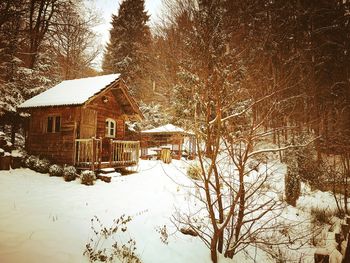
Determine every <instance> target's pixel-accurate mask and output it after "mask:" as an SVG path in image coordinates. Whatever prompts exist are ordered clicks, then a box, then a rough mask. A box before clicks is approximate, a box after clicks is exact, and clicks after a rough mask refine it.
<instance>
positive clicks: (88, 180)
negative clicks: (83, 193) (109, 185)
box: [81, 171, 96, 185]
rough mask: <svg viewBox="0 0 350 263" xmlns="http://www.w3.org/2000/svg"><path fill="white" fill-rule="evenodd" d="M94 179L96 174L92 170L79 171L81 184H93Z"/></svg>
mask: <svg viewBox="0 0 350 263" xmlns="http://www.w3.org/2000/svg"><path fill="white" fill-rule="evenodd" d="M95 180H96V176H95V173H94V172H93V171H84V172H82V173H81V183H82V184H85V185H93V184H94V181H95Z"/></svg>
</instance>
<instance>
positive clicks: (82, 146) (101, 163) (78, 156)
mask: <svg viewBox="0 0 350 263" xmlns="http://www.w3.org/2000/svg"><path fill="white" fill-rule="evenodd" d="M107 146H108V144H107ZM103 147H105V146H103V143H102V139H101V138H100V139H96V138H90V139H76V140H75V156H74V157H75V159H74V165H75V166H76V167H78V168H80V169H91V170H96V169H101V168H104V167H108V166H109V167H125V166H133V165H137V164H138V161H139V157H140V156H139V155H140V154H139V152H140V142H138V141H123V140H112V139H111V140H110V142H109V146H108V149H102V148H103ZM102 152H104V154H103V153H102ZM106 154H107V157H108V158H107V159H106ZM102 155H103V156H104V157H103V158H102Z"/></svg>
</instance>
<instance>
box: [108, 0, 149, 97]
mask: <svg viewBox="0 0 350 263" xmlns="http://www.w3.org/2000/svg"><path fill="white" fill-rule="evenodd" d="M148 20H149V15H147V13H146V11H145V1H144V0H125V1H123V2H122V3H121V4H120V7H119V11H118V15H113V17H112V29H111V30H110V41H109V43H108V45H107V48H106V50H105V54H104V59H103V65H102V67H103V71H104V72H105V73H121V74H122V76H123V79H124V80H125V81H126V83H127V84H128V86H129V87H130V88H131V91H132V92H133V93H134V95H136V96H139V95H140V94H141V93H143V95H145V93H144V91H145V89H146V86H148V85H150V83H149V82H148V79H149V77H148V74H149V72H148V70H147V68H148V63H149V55H148V50H149V47H150V44H151V33H150V29H149V26H148V25H147V22H148ZM146 92H147V90H146Z"/></svg>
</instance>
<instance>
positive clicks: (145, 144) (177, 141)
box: [141, 124, 196, 159]
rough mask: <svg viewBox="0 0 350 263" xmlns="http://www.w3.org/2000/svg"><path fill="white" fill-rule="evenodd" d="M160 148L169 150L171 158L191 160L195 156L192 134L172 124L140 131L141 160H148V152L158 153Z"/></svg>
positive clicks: (194, 142) (149, 154) (194, 143)
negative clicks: (182, 157) (187, 158)
mask: <svg viewBox="0 0 350 263" xmlns="http://www.w3.org/2000/svg"><path fill="white" fill-rule="evenodd" d="M160 147H167V148H169V149H170V150H171V153H172V157H173V158H176V159H180V158H181V156H183V155H184V156H186V157H189V158H193V157H194V156H195V154H196V141H195V136H194V133H192V132H188V131H185V130H184V129H182V128H180V127H177V126H175V125H173V124H167V125H164V126H161V127H157V128H154V129H150V130H144V131H141V158H149V157H150V156H151V155H152V154H151V153H150V150H153V152H154V151H160Z"/></svg>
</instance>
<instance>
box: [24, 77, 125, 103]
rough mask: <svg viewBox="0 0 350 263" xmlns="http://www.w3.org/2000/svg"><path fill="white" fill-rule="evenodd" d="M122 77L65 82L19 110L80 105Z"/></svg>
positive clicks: (38, 96) (34, 98)
mask: <svg viewBox="0 0 350 263" xmlns="http://www.w3.org/2000/svg"><path fill="white" fill-rule="evenodd" d="M119 77H120V74H110V75H104V76H97V77H90V78H83V79H73V80H65V81H62V82H61V83H60V84H58V85H56V86H54V87H52V88H50V89H48V90H47V91H45V92H43V93H40V94H39V95H37V96H35V97H33V98H31V99H29V100H27V101H25V102H23V103H22V104H21V105H19V106H18V108H32V107H45V106H62V105H80V104H83V103H84V102H86V101H87V100H88V99H89V98H91V97H92V96H94V95H95V94H96V93H98V92H100V91H102V90H103V89H104V88H105V87H106V86H108V85H109V84H111V83H112V82H114V81H115V80H117V79H118V78H119Z"/></svg>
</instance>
